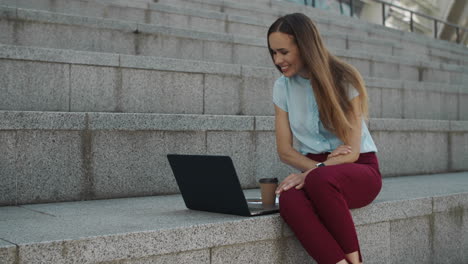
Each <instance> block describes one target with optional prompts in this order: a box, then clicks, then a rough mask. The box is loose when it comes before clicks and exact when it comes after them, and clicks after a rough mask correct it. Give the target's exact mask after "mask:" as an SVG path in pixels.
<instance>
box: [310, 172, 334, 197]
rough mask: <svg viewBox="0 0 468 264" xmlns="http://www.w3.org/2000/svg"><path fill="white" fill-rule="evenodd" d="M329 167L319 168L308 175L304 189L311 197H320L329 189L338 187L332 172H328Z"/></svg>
mask: <svg viewBox="0 0 468 264" xmlns="http://www.w3.org/2000/svg"><path fill="white" fill-rule="evenodd" d="M326 169H328V168H317V169H315V170H313V171H311V172H310V173H309V175H307V177H306V180H305V184H304V189H305V190H306V192H307V195H308V196H309V197H310V198H314V197H318V198H319V197H320V196H321V195H324V194H326V193H329V191H331V190H332V191H333V190H335V189H336V183H335V181H334V179H333V176H332V174H331V173H327V170H326Z"/></svg>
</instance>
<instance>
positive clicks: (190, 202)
mask: <svg viewBox="0 0 468 264" xmlns="http://www.w3.org/2000/svg"><path fill="white" fill-rule="evenodd" d="M167 158H168V160H169V164H170V165H171V168H172V172H173V173H174V176H175V179H176V181H177V185H178V186H179V189H180V192H181V193H182V197H183V199H184V202H185V205H186V206H187V208H189V209H192V210H200V211H207V212H215V213H223V214H233V215H241V216H256V215H264V214H272V213H276V212H278V209H279V207H278V204H277V203H276V204H275V205H274V206H263V205H262V203H261V199H260V198H258V199H249V200H247V199H246V198H245V196H244V192H243V191H242V188H241V185H240V182H239V178H238V177H237V173H236V170H235V168H234V164H233V163H232V160H231V158H230V157H229V156H212V155H179V154H169V155H167Z"/></svg>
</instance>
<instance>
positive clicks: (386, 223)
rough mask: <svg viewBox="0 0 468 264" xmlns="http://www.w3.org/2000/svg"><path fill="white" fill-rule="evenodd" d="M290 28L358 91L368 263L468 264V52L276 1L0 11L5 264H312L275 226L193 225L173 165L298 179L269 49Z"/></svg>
mask: <svg viewBox="0 0 468 264" xmlns="http://www.w3.org/2000/svg"><path fill="white" fill-rule="evenodd" d="M290 12H303V13H305V14H307V15H309V16H310V17H311V18H313V19H314V20H315V21H316V22H317V23H318V26H319V29H320V30H321V32H322V35H323V36H324V38H325V40H326V41H327V44H328V45H329V47H330V49H331V51H332V52H333V53H334V54H336V55H338V56H339V57H341V58H343V59H344V60H346V61H348V62H350V63H351V64H353V65H355V66H356V67H357V68H358V70H359V71H360V72H361V73H362V74H363V77H364V79H365V81H366V84H367V87H368V91H369V96H370V113H371V118H370V120H369V129H370V131H371V133H372V136H373V138H374V140H375V142H376V144H377V146H378V149H379V153H378V155H379V159H380V162H381V170H382V173H383V175H384V177H386V178H385V183H384V190H383V191H382V194H381V195H380V196H379V198H378V199H377V200H376V201H375V202H374V203H373V204H372V205H370V206H368V207H366V208H363V209H359V210H353V216H354V218H355V221H356V224H357V225H358V231H359V234H360V237H361V243H362V244H363V254H364V255H365V260H366V263H397V262H399V263H415V262H416V261H418V263H419V262H422V263H468V255H467V254H466V253H465V252H468V220H467V219H468V218H467V217H466V215H468V214H466V213H467V212H468V175H467V174H466V171H468V155H467V153H468V121H467V120H468V88H467V86H466V83H468V65H467V62H468V50H467V49H466V48H465V47H462V46H459V45H455V44H452V43H448V42H444V41H439V40H433V39H429V38H426V37H424V36H419V35H417V34H410V33H406V32H400V31H396V30H393V29H387V28H383V27H381V26H378V25H372V24H367V23H364V22H363V21H359V20H357V19H353V18H347V17H342V16H336V15H332V14H329V13H326V12H323V11H321V10H315V9H312V8H309V7H303V6H300V5H295V4H291V3H287V2H282V1H276V0H268V1H267V0H255V1H247V0H242V1H235V2H234V1H221V0H170V1H166V0H159V1H157V2H156V3H153V2H152V1H149V0H147V1H146V0H138V1H125V0H89V1H85V0H63V1H53V0H35V1H26V0H0V94H1V95H2V96H0V177H1V179H2V181H1V183H0V205H3V207H0V263H246V262H253V263H312V262H311V261H310V260H309V258H308V257H307V255H306V254H305V253H304V251H303V250H302V249H301V247H300V245H299V244H298V242H297V241H296V240H295V239H294V238H293V237H292V234H291V232H290V231H289V229H288V228H287V227H286V226H285V225H284V223H283V222H282V221H281V219H280V217H279V216H278V215H271V216H264V217H256V218H242V217H234V216H226V215H219V214H209V213H202V212H192V211H188V210H186V209H185V206H184V204H183V202H182V199H181V197H180V195H178V194H177V193H178V188H177V185H176V184H175V180H174V178H173V175H172V172H171V171H170V168H169V166H168V164H167V161H166V157H165V155H166V154H168V153H192V154H222V155H230V156H231V157H232V158H233V161H234V163H235V166H236V169H237V172H238V174H239V177H240V182H241V185H242V187H243V188H246V189H251V188H256V187H257V184H256V182H257V179H258V178H261V177H265V176H271V175H275V176H278V177H279V178H283V177H284V176H286V175H287V174H288V173H289V172H290V171H291V169H290V168H288V167H287V166H285V165H282V164H281V163H280V162H279V160H278V158H277V157H276V150H275V141H274V125H273V122H274V118H273V107H272V102H271V97H272V86H273V82H274V81H275V79H276V78H277V77H278V76H279V73H278V72H277V70H276V69H274V68H273V65H272V63H271V59H270V57H269V54H268V52H267V49H266V31H267V28H268V26H269V25H270V24H271V23H272V22H273V21H274V20H275V19H276V18H277V17H278V16H280V15H282V14H286V13H290ZM422 174H424V175H425V176H410V175H422ZM391 176H399V177H391ZM403 176H404V177H403ZM442 186H445V187H442ZM423 187H424V188H423ZM422 189H424V190H422ZM246 192H247V195H250V196H256V195H258V194H257V193H256V190H248V191H246ZM168 194H171V195H169V196H168ZM131 197H137V198H131ZM138 197H139V198H138ZM115 198H121V199H115ZM83 200H86V201H83ZM79 201H81V202H79ZM41 203H49V204H41ZM119 209H121V210H119ZM392 252H395V254H392Z"/></svg>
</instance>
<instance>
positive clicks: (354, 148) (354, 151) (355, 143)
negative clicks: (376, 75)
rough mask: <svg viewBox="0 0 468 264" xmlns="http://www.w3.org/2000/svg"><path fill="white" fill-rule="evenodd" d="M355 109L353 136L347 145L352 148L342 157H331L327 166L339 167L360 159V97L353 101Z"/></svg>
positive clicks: (326, 162) (326, 163) (352, 121)
mask: <svg viewBox="0 0 468 264" xmlns="http://www.w3.org/2000/svg"><path fill="white" fill-rule="evenodd" d="M351 105H352V107H353V113H354V116H353V118H352V119H351V127H352V130H351V136H350V139H349V142H346V143H345V144H346V145H348V146H349V147H350V148H349V149H350V152H348V153H347V154H341V155H336V156H333V155H330V156H329V158H328V159H327V160H326V161H325V162H324V163H325V165H337V164H343V163H353V162H355V161H356V160H358V158H359V154H360V153H361V132H362V114H361V100H360V99H359V96H356V97H354V98H353V99H352V100H351Z"/></svg>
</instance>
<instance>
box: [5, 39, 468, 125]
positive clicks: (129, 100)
mask: <svg viewBox="0 0 468 264" xmlns="http://www.w3.org/2000/svg"><path fill="white" fill-rule="evenodd" d="M343 55H344V54H343ZM362 56H364V55H362ZM343 58H345V59H347V60H348V61H349V62H351V63H353V64H354V65H355V66H357V67H358V68H359V69H360V71H361V72H362V73H363V75H364V76H365V80H366V82H367V87H368V89H369V96H370V109H371V112H370V113H371V117H377V118H380V117H383V118H410V119H441V120H468V90H467V87H466V86H463V85H461V84H456V83H459V82H460V81H461V80H464V82H468V74H467V72H466V71H465V70H466V69H465V68H464V67H460V66H453V65H440V64H436V65H435V64H424V68H423V66H422V64H420V63H417V62H413V63H412V64H410V62H408V64H406V65H404V64H402V62H401V61H395V64H393V65H392V64H390V63H389V62H388V57H383V58H382V62H381V63H379V62H378V60H379V57H377V56H370V55H367V60H364V59H362V57H361V58H359V59H358V58H357V56H355V57H343ZM383 61H387V62H383ZM371 65H372V66H373V68H372V69H373V70H372V71H371V70H370V69H369V68H370V66H371ZM378 68H380V69H381V71H380V72H381V73H383V72H387V71H392V73H391V75H390V76H393V77H394V80H391V79H388V78H385V76H379V75H380V74H377V69H378ZM462 71H465V72H462ZM382 75H383V74H382ZM278 76H279V73H278V71H277V70H276V69H273V68H265V67H253V66H246V65H237V64H221V63H213V62H202V61H190V60H177V59H168V58H161V57H148V56H132V55H118V54H109V53H94V52H80V51H71V50H58V49H42V48H32V47H22V46H6V45H0V91H1V93H2V94H3V95H4V96H2V97H0V109H2V110H25V111H65V112H68V111H70V112H139V113H145V112H146V113H171V114H175V113H179V114H223V115H273V114H274V112H273V107H272V99H271V98H272V87H273V83H274V81H275V80H276V78H277V77H278ZM372 76H376V77H372ZM418 78H422V79H424V81H422V82H418ZM463 78H464V79H463ZM441 80H445V82H444V83H440V82H438V81H441ZM449 83H455V84H449Z"/></svg>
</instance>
